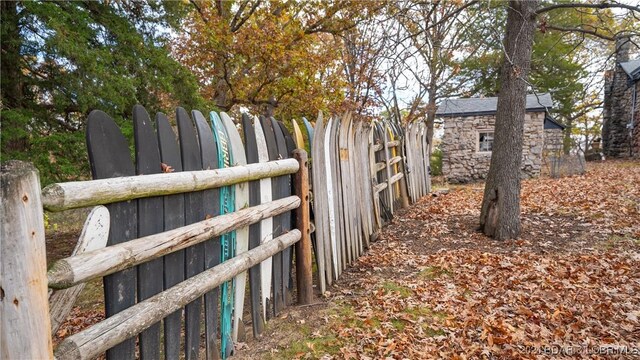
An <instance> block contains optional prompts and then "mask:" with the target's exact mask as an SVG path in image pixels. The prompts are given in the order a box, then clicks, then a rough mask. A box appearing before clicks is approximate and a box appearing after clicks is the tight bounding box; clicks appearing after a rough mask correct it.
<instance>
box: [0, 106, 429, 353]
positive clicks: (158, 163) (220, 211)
mask: <svg viewBox="0 0 640 360" xmlns="http://www.w3.org/2000/svg"><path fill="white" fill-rule="evenodd" d="M210 117H211V123H209V122H208V121H206V120H204V117H203V115H202V114H201V113H200V112H198V111H193V112H192V113H191V116H189V114H187V113H186V111H184V110H183V109H181V108H178V110H177V111H176V124H177V128H178V132H179V136H178V137H177V138H178V140H176V134H175V133H174V132H173V130H172V129H171V126H170V125H169V121H168V118H167V117H166V116H165V115H164V114H157V116H156V118H155V127H154V126H153V125H152V122H151V121H150V119H149V116H148V115H147V113H146V111H144V109H143V108H142V107H139V106H138V107H136V108H134V133H135V134H134V138H135V155H136V162H135V164H134V163H133V162H132V161H131V158H130V155H129V154H130V153H129V146H128V143H127V141H126V140H125V139H124V137H123V136H122V134H121V133H120V131H119V129H118V128H117V126H116V125H115V123H114V122H113V120H111V119H110V118H109V117H108V116H107V115H106V114H104V113H101V112H93V113H92V114H91V115H90V117H89V119H88V129H87V145H88V150H89V155H90V156H89V157H90V161H91V165H92V173H93V176H94V179H95V180H91V181H82V182H68V183H59V184H53V185H50V186H48V187H46V188H45V189H42V190H41V189H40V183H39V179H38V173H37V170H36V169H35V168H33V167H32V166H31V165H30V164H28V163H23V162H18V161H10V162H7V163H5V164H3V165H2V199H3V200H2V207H1V209H2V234H0V235H1V236H2V237H1V239H2V244H1V246H0V250H1V252H0V260H1V266H2V269H1V270H2V271H1V273H0V325H1V327H0V355H1V357H2V358H3V359H14V358H16V359H17V358H51V357H52V356H53V355H55V357H56V358H58V359H89V358H95V357H97V356H99V355H100V354H103V353H104V352H105V351H106V353H107V358H109V359H131V358H134V357H140V358H143V359H155V358H159V357H164V358H171V359H175V358H182V357H184V358H186V359H196V358H198V357H199V356H201V355H203V354H204V356H205V357H206V358H207V359H212V358H220V357H222V358H224V357H226V356H228V355H230V354H231V353H232V349H233V343H234V342H235V341H236V339H237V337H238V332H239V331H240V332H242V326H243V324H244V321H243V310H242V304H243V303H244V299H245V286H246V285H245V284H246V282H247V276H246V275H245V274H247V273H248V285H249V286H248V288H249V290H250V291H249V292H248V293H247V294H246V295H247V297H248V298H249V301H248V303H249V304H251V310H250V314H251V323H252V325H253V326H252V327H253V333H254V335H255V336H258V335H260V333H261V332H262V329H263V322H264V321H265V320H266V319H267V318H268V317H269V316H273V315H276V314H277V313H278V312H279V311H281V310H282V309H283V308H284V307H285V306H287V305H288V303H289V301H288V298H289V291H290V287H291V285H290V283H291V282H292V276H291V272H292V271H293V269H294V265H295V279H296V285H297V286H296V287H297V289H296V290H297V291H296V292H297V296H298V303H299V304H308V303H311V302H312V297H313V284H312V246H311V237H312V236H311V235H312V232H313V237H314V238H315V246H314V249H315V261H316V263H317V271H318V273H317V275H318V286H319V288H320V291H321V292H324V291H325V290H326V287H327V285H330V284H331V283H332V282H333V281H334V280H335V279H337V278H338V277H339V275H340V274H341V273H342V271H343V270H344V269H345V268H346V267H347V265H348V264H350V263H352V262H353V261H354V260H355V259H357V258H358V256H360V255H361V254H362V253H363V252H364V251H365V249H366V248H367V247H368V246H369V243H370V241H373V240H375V238H376V236H377V234H378V232H379V230H380V229H381V228H382V226H383V225H384V224H385V223H387V222H389V221H391V219H392V216H393V214H394V212H395V211H396V209H398V208H403V207H406V206H408V204H409V203H410V202H415V201H417V199H419V198H420V197H421V196H423V195H425V194H426V193H427V192H428V191H429V175H428V156H426V154H427V153H428V151H427V144H426V140H425V139H426V134H425V128H424V124H423V123H414V124H410V125H408V126H406V127H404V128H401V127H400V126H397V125H395V124H393V123H390V122H371V123H369V122H362V121H359V122H356V121H352V119H351V117H350V116H349V115H345V116H343V117H342V118H338V117H334V118H331V119H329V120H328V121H324V120H323V119H322V116H320V117H319V118H318V119H317V121H316V124H315V127H314V126H313V125H312V124H311V123H310V122H308V121H306V120H305V122H304V128H306V130H307V138H308V140H309V141H308V144H307V145H309V146H308V147H309V148H310V150H311V160H310V164H308V163H307V155H306V153H305V152H304V150H301V149H302V148H304V147H305V144H304V137H303V136H302V133H301V132H300V127H298V124H297V123H295V124H294V136H291V135H289V132H288V130H287V128H286V127H285V126H284V124H282V123H280V122H277V121H276V120H275V119H265V118H261V119H257V118H255V117H250V116H248V115H243V118H242V121H241V123H242V131H243V136H242V138H243V139H244V143H243V142H241V140H240V136H239V134H238V133H237V127H236V126H235V125H234V124H233V123H232V122H231V120H230V118H229V117H228V116H226V114H224V113H222V114H220V115H218V114H215V113H212V114H211V115H210ZM216 132H217V133H216ZM294 139H295V140H294ZM212 144H213V145H212ZM212 146H213V147H212ZM296 148H298V150H295V149H296ZM216 155H217V158H216ZM291 157H293V158H291ZM216 160H218V161H216ZM309 165H311V169H312V174H309V169H308V168H309ZM291 175H293V178H291ZM310 177H312V179H310ZM310 182H311V183H312V184H313V194H310V192H309V186H310ZM234 196H235V198H234ZM310 200H312V202H313V210H314V214H311V212H310ZM212 204H215V206H213V205H212ZM102 205H106V208H105V207H104V206H102ZM89 206H96V208H94V210H93V211H92V212H91V213H90V215H89V217H88V219H87V221H86V223H85V229H84V230H83V233H82V234H81V235H80V239H79V241H78V246H77V247H76V249H75V250H74V253H73V255H71V256H70V257H68V258H65V259H62V260H59V261H57V262H56V263H54V264H53V265H52V266H51V268H50V269H49V270H48V271H47V267H46V249H45V242H44V224H43V209H46V210H49V211H62V210H66V209H73V208H80V207H89ZM208 206H212V207H208ZM292 211H295V213H292ZM312 223H314V224H315V227H314V228H315V231H314V230H313V229H312V226H313V225H312ZM294 244H295V261H293V258H294V256H293V254H292V252H291V250H290V247H291V246H292V245H294ZM96 278H103V279H104V284H105V302H106V304H105V305H106V316H107V318H106V319H105V320H103V321H101V322H100V323H98V324H96V325H93V326H92V327H89V328H87V329H85V330H83V331H81V332H79V333H76V334H73V335H71V336H69V337H67V338H66V339H64V340H63V341H62V343H60V344H59V345H58V346H57V348H56V349H55V351H53V349H52V342H51V334H52V331H55V329H57V326H59V325H60V323H61V322H62V321H64V319H65V317H66V315H67V314H68V312H69V311H70V309H71V307H72V304H73V301H74V300H75V297H76V296H77V295H78V293H79V292H80V291H81V289H82V284H84V283H86V282H87V281H89V280H91V279H96ZM48 288H50V289H56V291H55V292H53V295H51V296H50V292H51V291H50V290H48ZM233 295H235V297H234V296H233ZM230 309H231V310H230ZM202 324H203V325H202ZM202 335H204V336H202ZM201 337H202V338H203V339H204V341H201ZM181 339H182V340H181ZM202 349H204V350H202ZM201 352H202V353H203V354H201Z"/></svg>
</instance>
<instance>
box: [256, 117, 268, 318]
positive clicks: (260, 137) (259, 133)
mask: <svg viewBox="0 0 640 360" xmlns="http://www.w3.org/2000/svg"><path fill="white" fill-rule="evenodd" d="M253 126H254V128H255V130H256V143H257V145H258V161H259V162H261V163H263V162H268V161H269V151H268V150H267V140H266V139H265V137H264V131H263V130H262V125H260V120H258V118H257V117H254V118H253ZM271 199H272V197H271V178H266V179H260V203H261V204H265V203H268V202H271ZM260 230H261V231H260V243H261V244H264V243H266V242H267V241H271V240H272V239H273V219H272V218H267V219H264V220H262V221H261V222H260ZM272 268H273V259H272V258H268V259H266V260H264V261H263V262H261V263H260V292H261V294H262V295H261V296H262V316H263V319H265V320H266V319H267V300H268V299H271V271H272Z"/></svg>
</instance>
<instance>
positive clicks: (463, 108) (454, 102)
mask: <svg viewBox="0 0 640 360" xmlns="http://www.w3.org/2000/svg"><path fill="white" fill-rule="evenodd" d="M497 106H498V98H497V97H487V98H467V99H444V101H442V103H441V104H440V106H438V110H436V115H439V116H458V115H481V114H493V113H495V112H496V109H497ZM552 106H553V100H552V99H551V94H549V93H544V94H538V95H537V96H536V95H527V111H535V110H540V111H543V110H545V108H551V107H552Z"/></svg>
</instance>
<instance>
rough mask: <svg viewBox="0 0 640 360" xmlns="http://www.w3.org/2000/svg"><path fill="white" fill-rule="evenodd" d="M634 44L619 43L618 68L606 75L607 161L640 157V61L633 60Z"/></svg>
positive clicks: (604, 129) (625, 39) (604, 145)
mask: <svg viewBox="0 0 640 360" xmlns="http://www.w3.org/2000/svg"><path fill="white" fill-rule="evenodd" d="M632 47H633V43H632V42H631V41H630V39H629V38H628V37H621V38H618V39H617V41H616V64H615V68H614V69H613V70H607V71H606V72H605V85H604V114H603V125H602V148H603V153H604V155H605V156H607V157H614V158H620V157H629V156H634V157H640V124H639V123H640V104H639V103H640V99H639V98H640V59H635V60H630V59H629V58H630V56H631V49H632Z"/></svg>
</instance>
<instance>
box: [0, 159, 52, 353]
mask: <svg viewBox="0 0 640 360" xmlns="http://www.w3.org/2000/svg"><path fill="white" fill-rule="evenodd" d="M0 173H1V178H2V180H1V183H2V202H1V205H0V210H1V212H0V214H1V219H2V220H1V221H2V227H1V229H0V263H1V264H2V265H0V267H1V269H0V358H2V359H51V358H53V346H52V343H51V322H50V320H49V300H48V294H47V260H46V249H45V241H44V216H43V211H42V201H41V199H40V191H41V189H40V179H39V177H38V170H37V169H36V168H35V167H34V166H33V165H31V164H30V163H25V162H22V161H8V162H7V163H5V164H3V165H2V167H1V170H0Z"/></svg>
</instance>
